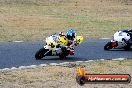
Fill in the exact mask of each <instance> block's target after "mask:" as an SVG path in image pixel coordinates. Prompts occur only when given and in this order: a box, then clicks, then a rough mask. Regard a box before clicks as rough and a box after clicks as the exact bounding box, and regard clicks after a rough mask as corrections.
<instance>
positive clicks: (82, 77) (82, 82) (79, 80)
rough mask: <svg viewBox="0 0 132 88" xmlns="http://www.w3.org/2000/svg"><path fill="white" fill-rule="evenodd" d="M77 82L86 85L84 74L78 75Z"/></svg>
mask: <svg viewBox="0 0 132 88" xmlns="http://www.w3.org/2000/svg"><path fill="white" fill-rule="evenodd" d="M76 82H77V83H78V84H79V85H81V86H82V85H84V84H85V83H86V78H85V77H84V76H79V75H77V76H76Z"/></svg>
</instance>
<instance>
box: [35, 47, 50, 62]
mask: <svg viewBox="0 0 132 88" xmlns="http://www.w3.org/2000/svg"><path fill="white" fill-rule="evenodd" d="M47 51H48V49H45V48H41V49H39V50H38V51H37V52H36V54H35V58H36V60H40V59H42V58H43V57H44V54H45V53H46V52H47Z"/></svg>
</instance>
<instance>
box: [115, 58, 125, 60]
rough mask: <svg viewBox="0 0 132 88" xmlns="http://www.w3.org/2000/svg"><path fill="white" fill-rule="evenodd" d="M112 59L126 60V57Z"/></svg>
mask: <svg viewBox="0 0 132 88" xmlns="http://www.w3.org/2000/svg"><path fill="white" fill-rule="evenodd" d="M112 60H126V58H115V59H112Z"/></svg>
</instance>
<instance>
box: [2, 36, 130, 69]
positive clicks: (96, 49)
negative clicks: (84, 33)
mask: <svg viewBox="0 0 132 88" xmlns="http://www.w3.org/2000/svg"><path fill="white" fill-rule="evenodd" d="M108 41H110V40H102V39H94V40H93V39H87V40H86V41H85V42H84V43H82V44H81V45H79V46H78V47H76V48H75V55H74V56H68V57H67V59H65V60H60V59H59V58H58V57H57V56H52V57H51V56H50V57H49V56H48V57H45V58H43V59H42V60H36V59H35V57H34V55H35V53H36V51H38V50H39V49H40V48H41V47H43V44H44V42H43V41H29V42H0V69H2V68H11V67H19V66H28V65H39V64H49V63H61V62H74V61H85V60H96V59H112V58H132V51H124V50H112V51H104V49H103V47H104V45H105V44H106V43H107V42H108Z"/></svg>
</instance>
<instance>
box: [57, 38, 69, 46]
mask: <svg viewBox="0 0 132 88" xmlns="http://www.w3.org/2000/svg"><path fill="white" fill-rule="evenodd" d="M58 40H59V42H60V43H61V44H62V45H64V46H67V44H68V39H67V38H65V37H64V36H60V37H59V38H58Z"/></svg>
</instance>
